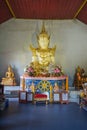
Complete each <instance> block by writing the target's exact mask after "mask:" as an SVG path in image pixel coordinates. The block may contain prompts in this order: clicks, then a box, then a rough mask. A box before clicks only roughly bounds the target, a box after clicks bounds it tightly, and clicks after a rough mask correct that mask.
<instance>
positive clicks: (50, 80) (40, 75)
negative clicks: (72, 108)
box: [20, 23, 68, 102]
mask: <svg viewBox="0 0 87 130" xmlns="http://www.w3.org/2000/svg"><path fill="white" fill-rule="evenodd" d="M37 42H38V47H36V48H35V47H33V45H32V44H31V45H30V50H31V52H32V59H31V62H30V64H29V65H26V67H25V68H24V74H23V75H22V76H21V77H20V86H21V89H22V90H24V88H25V90H26V88H27V89H28V90H30V88H33V87H31V86H32V83H33V85H34V89H33V91H32V89H31V91H32V92H33V93H35V92H36V90H37V89H39V91H40V93H43V92H48V93H50V102H52V100H53V90H54V89H56V90H62V88H64V87H65V90H66V91H68V76H67V75H65V74H64V73H63V69H62V66H59V65H57V64H56V63H55V51H56V46H55V45H54V46H53V47H50V36H49V35H48V33H47V31H46V29H45V26H44V23H43V25H42V30H41V32H40V34H39V35H37ZM55 84H58V87H59V88H57V86H56V88H54V86H55ZM63 85H64V86H63ZM62 86H63V87H62ZM53 88H54V89H53Z"/></svg>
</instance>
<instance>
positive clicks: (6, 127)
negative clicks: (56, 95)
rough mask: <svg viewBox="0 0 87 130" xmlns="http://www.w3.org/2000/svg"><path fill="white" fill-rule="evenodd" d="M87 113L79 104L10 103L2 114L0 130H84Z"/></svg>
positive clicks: (0, 116) (0, 114)
mask: <svg viewBox="0 0 87 130" xmlns="http://www.w3.org/2000/svg"><path fill="white" fill-rule="evenodd" d="M83 129H87V112H86V111H84V110H83V109H80V107H79V105H78V104H77V103H69V104H48V105H46V104H41V103H38V104H36V105H34V104H30V103H29V104H19V103H18V102H17V101H14V102H13V101H12V102H11V101H10V102H9V107H8V108H7V109H6V110H4V111H1V112H0V130H83Z"/></svg>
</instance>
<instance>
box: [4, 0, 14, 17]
mask: <svg viewBox="0 0 87 130" xmlns="http://www.w3.org/2000/svg"><path fill="white" fill-rule="evenodd" d="M5 2H6V4H7V6H8V8H9V11H10V13H11V14H12V16H13V17H14V18H16V16H15V13H14V11H13V10H12V7H11V5H10V3H9V1H8V0H5Z"/></svg>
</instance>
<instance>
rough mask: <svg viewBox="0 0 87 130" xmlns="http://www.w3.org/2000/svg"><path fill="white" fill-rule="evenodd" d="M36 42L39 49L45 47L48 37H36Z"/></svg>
mask: <svg viewBox="0 0 87 130" xmlns="http://www.w3.org/2000/svg"><path fill="white" fill-rule="evenodd" d="M38 43H39V46H40V48H41V49H47V48H48V45H49V39H48V37H44V36H41V37H39V39H38Z"/></svg>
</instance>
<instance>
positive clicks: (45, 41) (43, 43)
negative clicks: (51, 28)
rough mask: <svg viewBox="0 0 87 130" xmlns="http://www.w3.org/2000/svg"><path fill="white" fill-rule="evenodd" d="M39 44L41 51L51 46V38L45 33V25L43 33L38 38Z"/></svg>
mask: <svg viewBox="0 0 87 130" xmlns="http://www.w3.org/2000/svg"><path fill="white" fill-rule="evenodd" d="M37 39H38V44H39V47H40V48H41V49H47V48H48V46H49V41H50V36H49V35H48V34H47V32H46V31H45V27H44V24H43V26H42V31H41V32H40V34H39V35H38V36H37Z"/></svg>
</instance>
